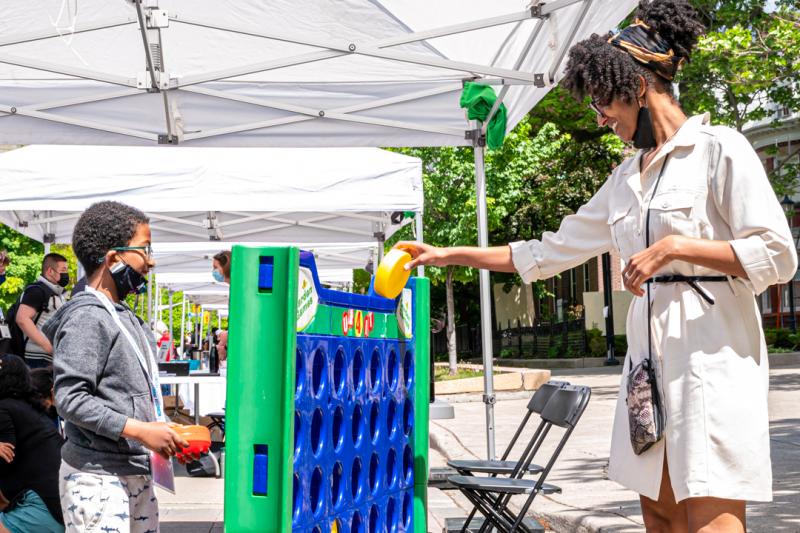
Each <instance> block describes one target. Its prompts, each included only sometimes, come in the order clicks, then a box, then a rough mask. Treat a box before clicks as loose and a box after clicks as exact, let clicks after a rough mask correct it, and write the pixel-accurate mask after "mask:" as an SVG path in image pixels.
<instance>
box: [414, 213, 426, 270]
mask: <svg viewBox="0 0 800 533" xmlns="http://www.w3.org/2000/svg"><path fill="white" fill-rule="evenodd" d="M414 229H415V230H416V232H417V234H416V236H415V237H416V239H417V240H418V241H419V242H425V240H424V239H423V229H424V227H423V224H422V213H420V212H417V214H416V215H414ZM417 276H419V277H420V278H422V277H424V276H425V267H424V266H418V267H417Z"/></svg>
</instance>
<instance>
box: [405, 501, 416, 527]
mask: <svg viewBox="0 0 800 533" xmlns="http://www.w3.org/2000/svg"><path fill="white" fill-rule="evenodd" d="M413 517H414V499H413V498H412V497H411V493H410V492H406V493H405V494H404V495H403V526H404V527H405V528H406V529H408V528H410V527H411V519H412V518H413Z"/></svg>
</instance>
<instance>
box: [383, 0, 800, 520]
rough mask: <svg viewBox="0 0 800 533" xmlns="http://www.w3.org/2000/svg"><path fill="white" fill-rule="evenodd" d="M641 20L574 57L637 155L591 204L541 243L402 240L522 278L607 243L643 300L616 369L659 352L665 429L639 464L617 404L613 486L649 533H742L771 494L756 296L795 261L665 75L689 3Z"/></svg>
mask: <svg viewBox="0 0 800 533" xmlns="http://www.w3.org/2000/svg"><path fill="white" fill-rule="evenodd" d="M637 18H638V19H640V21H639V22H637V23H635V24H634V25H632V26H629V27H628V28H625V29H624V30H622V31H621V32H620V33H619V34H616V35H613V36H605V37H601V36H598V35H593V36H591V37H590V38H588V39H586V40H584V41H582V42H580V43H578V44H576V45H575V46H574V47H573V48H572V49H571V50H570V58H569V62H568V65H567V69H566V74H565V78H564V85H565V86H566V87H567V88H568V89H570V90H571V91H572V93H573V94H574V95H575V96H576V97H577V98H579V99H582V98H584V96H590V97H591V99H592V107H593V108H594V109H595V111H596V112H597V113H598V123H599V124H600V125H601V126H607V127H610V128H611V129H612V130H613V131H614V133H615V134H616V135H617V136H618V137H620V138H621V139H622V140H624V141H628V142H630V141H633V142H634V144H635V145H636V146H637V147H639V148H641V149H640V150H639V151H638V152H637V153H636V154H635V155H633V156H632V157H630V158H628V159H627V160H625V161H624V162H623V163H622V164H620V165H619V166H618V167H617V168H616V169H615V170H614V172H613V173H612V175H611V176H610V177H609V179H608V180H607V182H606V183H605V184H604V185H603V186H602V187H601V188H600V190H599V191H598V192H597V194H595V196H594V197H593V198H592V199H591V200H590V201H589V202H588V203H587V204H586V205H584V206H583V207H582V208H581V209H579V210H578V212H577V213H576V214H574V215H571V216H568V217H566V218H565V219H564V220H563V222H562V223H561V226H560V228H559V229H558V231H557V232H555V233H551V232H547V233H545V234H544V235H543V236H542V239H541V240H533V241H528V242H516V243H512V244H511V245H509V246H501V247H494V248H485V249H478V248H434V247H431V246H428V245H424V244H420V243H399V244H398V246H399V247H401V248H405V249H408V250H410V251H411V253H412V256H414V260H413V261H411V262H410V263H409V264H408V265H407V268H414V267H416V266H417V265H434V266H446V265H466V266H471V267H476V268H485V269H491V270H496V271H501V272H513V271H515V270H516V271H517V272H519V273H520V275H521V276H522V279H523V280H524V281H525V282H532V281H535V280H539V279H544V278H548V277H551V276H553V275H555V274H557V273H559V272H561V271H563V270H566V269H569V268H572V267H575V266H577V265H580V264H581V263H583V262H585V261H586V260H588V259H590V258H591V257H595V256H597V255H600V254H602V253H604V252H606V251H608V250H610V249H612V248H613V249H616V250H617V251H618V252H619V253H620V255H621V257H622V258H623V259H624V261H625V263H626V266H625V268H624V271H623V280H624V284H625V288H626V289H627V290H629V291H630V292H632V293H633V294H634V295H635V296H636V297H635V298H634V300H633V303H632V304H631V307H630V310H629V312H628V322H627V332H628V344H629V349H628V354H627V357H626V362H625V367H624V368H625V369H626V371H627V370H628V369H629V368H632V367H636V366H637V364H638V363H639V362H641V361H642V360H643V359H644V358H646V357H647V354H648V348H649V347H650V346H652V352H653V359H654V363H655V370H656V377H657V383H658V385H659V389H660V391H661V397H662V402H663V405H664V408H665V413H666V427H665V432H664V438H662V439H661V440H660V441H659V442H657V443H656V444H655V445H654V446H652V447H651V448H650V449H648V450H647V451H645V452H643V453H642V454H641V455H636V454H635V453H634V451H633V447H632V445H631V442H630V438H629V428H628V412H627V407H626V403H625V393H624V392H623V393H622V394H620V396H619V399H618V401H617V408H616V412H615V421H614V426H613V431H612V444H611V456H610V466H609V476H610V477H611V479H613V480H615V481H617V482H619V483H621V484H622V485H624V486H625V487H627V488H629V489H632V490H634V491H636V492H638V493H639V494H640V500H641V505H642V512H643V515H644V521H645V525H646V527H647V529H648V531H676V532H677V531H691V532H698V531H702V532H704V533H706V532H716V531H719V532H722V531H724V532H726V533H727V532H744V531H745V503H746V501H748V500H750V501H770V500H771V499H772V479H771V464H770V452H769V420H768V414H767V389H768V378H769V376H768V361H767V350H766V345H765V343H764V336H763V332H762V330H761V322H760V314H759V311H758V308H757V306H756V302H755V298H754V294H759V293H761V292H763V291H764V290H765V289H766V288H767V287H768V286H769V285H772V284H774V283H785V282H787V281H788V280H790V279H792V277H793V275H794V272H795V269H796V267H797V254H796V251H795V248H794V245H793V241H792V236H791V233H790V231H789V227H788V224H787V222H786V219H785V217H784V215H783V213H782V211H781V208H780V205H779V204H778V201H777V198H776V197H775V193H774V192H773V190H772V188H771V187H770V184H769V182H768V181H767V178H766V176H765V173H764V169H763V167H762V165H761V162H760V161H759V159H758V157H757V155H756V153H755V152H754V151H753V148H752V147H751V146H750V144H749V143H748V142H747V140H746V139H745V138H744V137H743V136H742V135H740V134H739V133H737V132H736V131H733V130H731V129H728V128H724V127H718V126H711V125H709V124H708V116H707V115H704V116H695V117H692V118H688V119H687V117H686V116H685V115H684V113H683V111H682V110H681V107H680V105H679V104H678V103H677V102H676V100H675V98H674V96H673V94H672V90H671V82H672V79H673V76H674V75H675V73H676V71H677V70H678V67H679V66H680V64H681V63H682V62H683V61H684V60H686V59H688V57H689V53H690V50H691V48H692V47H693V45H694V44H695V42H696V40H697V37H698V36H699V35H700V34H701V32H702V29H703V28H702V26H701V24H700V23H699V22H698V21H697V19H696V14H695V12H694V10H693V9H692V8H691V7H690V6H689V5H688V4H687V3H686V2H685V1H684V0H662V1H658V0H656V1H655V2H652V3H642V4H640V6H639V9H638V11H637ZM659 176H660V177H659ZM648 212H649V213H650V216H649V217H648V216H647V215H648ZM648 218H649V224H648V221H647V220H648ZM648 228H649V233H648V231H647V230H648ZM647 235H649V239H646V236H647ZM648 241H649V243H650V245H649V246H647V245H646V243H647V242H648ZM666 275H673V277H672V278H666V279H665V278H663V276H666ZM654 276H658V279H656V280H655V282H652V283H646V282H647V280H650V279H651V278H653V277H654ZM701 276H702V278H700V277H701ZM648 288H649V291H650V296H651V299H652V308H651V309H652V321H651V322H650V324H651V326H652V337H651V336H650V335H649V334H648V312H647V301H648V298H647V296H646V291H647V290H648ZM651 338H652V344H651ZM626 388H627V376H626V372H623V377H622V383H621V388H620V390H621V391H626Z"/></svg>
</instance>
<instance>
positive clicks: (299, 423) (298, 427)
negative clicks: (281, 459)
mask: <svg viewBox="0 0 800 533" xmlns="http://www.w3.org/2000/svg"><path fill="white" fill-rule="evenodd" d="M302 435H303V418H302V417H301V416H300V411H295V412H294V459H295V460H297V458H298V457H300V448H301V447H302V444H303V442H302V441H303V439H302Z"/></svg>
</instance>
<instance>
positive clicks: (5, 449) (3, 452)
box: [0, 442, 14, 463]
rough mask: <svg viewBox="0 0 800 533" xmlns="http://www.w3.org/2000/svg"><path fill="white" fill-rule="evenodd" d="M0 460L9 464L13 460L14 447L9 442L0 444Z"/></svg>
mask: <svg viewBox="0 0 800 533" xmlns="http://www.w3.org/2000/svg"><path fill="white" fill-rule="evenodd" d="M0 459H3V460H4V461H5V462H7V463H10V462H11V461H13V460H14V445H13V444H11V443H10V442H0Z"/></svg>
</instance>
